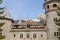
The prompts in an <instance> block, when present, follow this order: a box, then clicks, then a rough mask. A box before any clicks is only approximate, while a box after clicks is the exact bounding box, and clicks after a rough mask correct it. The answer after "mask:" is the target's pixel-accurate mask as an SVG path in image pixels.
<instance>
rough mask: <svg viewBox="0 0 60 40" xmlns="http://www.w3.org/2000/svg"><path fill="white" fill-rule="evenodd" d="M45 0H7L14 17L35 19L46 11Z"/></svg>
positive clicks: (8, 7)
mask: <svg viewBox="0 0 60 40" xmlns="http://www.w3.org/2000/svg"><path fill="white" fill-rule="evenodd" d="M43 3H44V0H7V4H6V0H5V5H7V9H8V11H9V12H10V13H11V16H12V18H13V19H34V18H36V17H37V16H38V15H39V14H40V13H44V9H43Z"/></svg>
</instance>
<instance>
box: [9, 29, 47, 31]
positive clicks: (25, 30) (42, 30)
mask: <svg viewBox="0 0 60 40" xmlns="http://www.w3.org/2000/svg"><path fill="white" fill-rule="evenodd" d="M33 31H35V32H36V31H45V32H46V29H27V30H26V29H24V30H23V29H19V30H16V29H15V30H11V31H10V32H33Z"/></svg>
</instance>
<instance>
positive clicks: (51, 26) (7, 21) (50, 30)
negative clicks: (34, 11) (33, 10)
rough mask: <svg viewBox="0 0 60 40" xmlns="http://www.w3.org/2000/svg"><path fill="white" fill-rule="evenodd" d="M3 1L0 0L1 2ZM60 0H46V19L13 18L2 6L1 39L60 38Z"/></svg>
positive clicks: (35, 39) (51, 39) (53, 39)
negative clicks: (59, 7)
mask: <svg viewBox="0 0 60 40" xmlns="http://www.w3.org/2000/svg"><path fill="white" fill-rule="evenodd" d="M2 2H3V1H2V0H0V4H1V3H2ZM59 5H60V0H44V9H45V14H46V20H44V19H42V20H41V21H39V22H36V21H32V20H17V21H15V20H13V19H11V18H10V15H9V12H8V11H6V10H5V7H1V8H0V40H60V14H59V10H58V8H57V7H58V6H59Z"/></svg>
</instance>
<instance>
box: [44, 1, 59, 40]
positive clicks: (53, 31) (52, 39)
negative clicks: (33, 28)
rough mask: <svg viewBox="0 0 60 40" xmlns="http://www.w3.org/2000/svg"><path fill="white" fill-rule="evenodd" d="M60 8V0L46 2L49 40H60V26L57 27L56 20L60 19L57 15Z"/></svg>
mask: <svg viewBox="0 0 60 40" xmlns="http://www.w3.org/2000/svg"><path fill="white" fill-rule="evenodd" d="M59 6H60V0H44V8H45V11H46V12H45V14H46V27H47V39H48V40H59V38H60V37H58V29H59V25H56V22H55V21H54V20H55V19H56V20H57V18H59V16H58V15H57V10H58V7H59Z"/></svg>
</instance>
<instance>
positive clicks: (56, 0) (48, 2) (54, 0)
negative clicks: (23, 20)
mask: <svg viewBox="0 0 60 40" xmlns="http://www.w3.org/2000/svg"><path fill="white" fill-rule="evenodd" d="M53 2H60V0H50V1H47V2H45V3H44V5H43V7H45V5H46V4H50V3H53Z"/></svg>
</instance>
